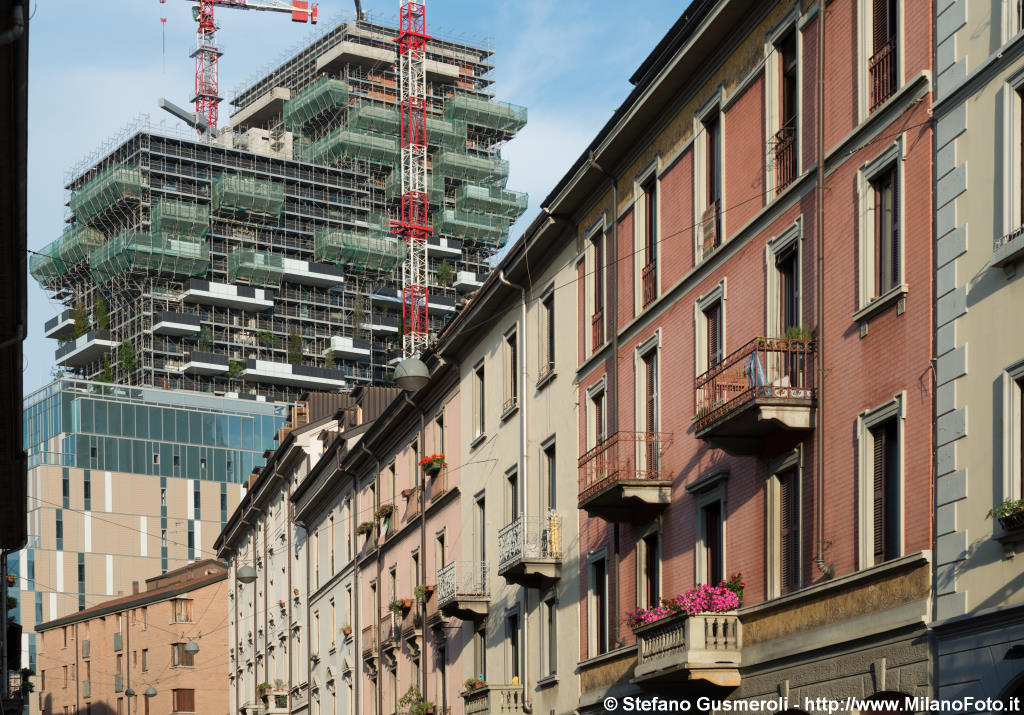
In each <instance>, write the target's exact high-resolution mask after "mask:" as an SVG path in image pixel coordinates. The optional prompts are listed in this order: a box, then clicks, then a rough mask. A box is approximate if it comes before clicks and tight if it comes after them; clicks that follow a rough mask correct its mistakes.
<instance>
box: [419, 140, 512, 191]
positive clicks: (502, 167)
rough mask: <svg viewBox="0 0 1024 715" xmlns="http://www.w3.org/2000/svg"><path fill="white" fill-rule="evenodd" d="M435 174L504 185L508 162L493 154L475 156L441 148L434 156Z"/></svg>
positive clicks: (506, 177)
mask: <svg viewBox="0 0 1024 715" xmlns="http://www.w3.org/2000/svg"><path fill="white" fill-rule="evenodd" d="M433 170H434V173H435V174H440V175H442V176H448V177H451V178H453V179H462V180H463V181H477V182H483V183H486V184H493V185H495V186H502V187H503V186H505V182H507V181H508V162H507V161H505V160H504V159H499V158H498V157H494V156H477V155H476V154H467V153H466V152H464V151H452V150H449V149H442V150H441V151H439V152H437V155H436V156H435V157H434V166H433Z"/></svg>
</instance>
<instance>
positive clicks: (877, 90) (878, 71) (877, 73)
mask: <svg viewBox="0 0 1024 715" xmlns="http://www.w3.org/2000/svg"><path fill="white" fill-rule="evenodd" d="M868 77H869V81H870V83H871V106H870V107H869V109H868V111H871V112H873V111H875V110H876V109H878V107H879V106H881V105H882V104H884V103H885V100H887V99H889V97H891V96H892V95H893V94H895V92H896V38H895V37H890V38H889V41H888V42H886V43H885V44H884V45H882V47H881V48H880V49H879V50H878V52H876V53H875V54H873V55H872V56H871V59H870V60H868Z"/></svg>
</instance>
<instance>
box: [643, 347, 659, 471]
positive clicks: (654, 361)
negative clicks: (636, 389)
mask: <svg viewBox="0 0 1024 715" xmlns="http://www.w3.org/2000/svg"><path fill="white" fill-rule="evenodd" d="M643 363H644V430H645V431H646V432H647V439H646V440H645V446H646V452H647V454H646V460H647V465H646V466H647V476H648V477H649V478H651V479H656V478H657V473H658V439H657V434H655V433H656V432H657V431H658V354H657V352H656V351H654V350H652V351H651V352H649V353H647V354H646V355H644V357H643Z"/></svg>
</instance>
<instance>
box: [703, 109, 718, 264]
mask: <svg viewBox="0 0 1024 715" xmlns="http://www.w3.org/2000/svg"><path fill="white" fill-rule="evenodd" d="M701 127H702V129H703V134H704V138H703V141H702V144H703V149H704V174H703V179H704V181H703V186H704V192H703V193H704V195H703V196H701V197H699V198H700V203H699V204H698V205H699V206H701V207H703V208H702V213H701V246H700V251H699V253H700V257H701V258H707V257H708V256H709V255H710V254H711V253H712V252H713V251H714V250H715V249H716V248H718V247H719V246H720V245H721V244H722V123H721V116H720V114H719V112H718V109H717V107H716V108H715V109H713V110H712V111H711V112H709V113H707V114H706V115H705V116H704V119H703V120H702V122H701Z"/></svg>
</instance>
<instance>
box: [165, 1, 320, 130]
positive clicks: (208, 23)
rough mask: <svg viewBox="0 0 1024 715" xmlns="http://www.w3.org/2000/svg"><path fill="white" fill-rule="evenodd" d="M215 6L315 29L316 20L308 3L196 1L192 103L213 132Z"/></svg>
mask: <svg viewBox="0 0 1024 715" xmlns="http://www.w3.org/2000/svg"><path fill="white" fill-rule="evenodd" d="M189 1H190V2H193V0H189ZM161 2H163V0H161ZM218 5H219V6H221V7H235V8H240V9H242V10H265V11H268V12H288V13H291V16H292V21H293V22H306V21H307V20H309V22H310V23H311V24H314V25H315V24H316V20H317V6H316V5H315V4H314V5H312V7H310V3H309V2H308V0H198V3H196V4H194V5H193V8H192V14H193V16H194V17H195V20H196V22H197V23H199V26H198V27H197V28H196V48H195V49H194V50H193V51H192V55H191V56H192V57H193V58H194V59H195V61H196V84H195V94H194V95H193V97H192V101H193V102H194V103H195V105H196V113H197V114H199V115H201V116H203V117H205V118H206V122H207V124H209V125H210V127H212V128H213V129H216V128H217V118H218V113H219V105H220V101H221V96H220V88H219V77H218V74H219V67H218V65H219V62H220V57H221V55H223V54H224V53H223V52H221V51H220V50H219V49H218V48H217V25H216V24H215V23H214V20H213V9H214V7H216V6H218ZM200 133H201V131H200Z"/></svg>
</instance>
